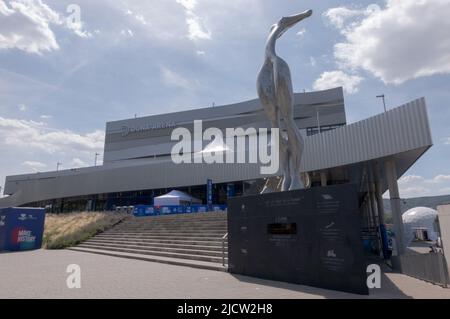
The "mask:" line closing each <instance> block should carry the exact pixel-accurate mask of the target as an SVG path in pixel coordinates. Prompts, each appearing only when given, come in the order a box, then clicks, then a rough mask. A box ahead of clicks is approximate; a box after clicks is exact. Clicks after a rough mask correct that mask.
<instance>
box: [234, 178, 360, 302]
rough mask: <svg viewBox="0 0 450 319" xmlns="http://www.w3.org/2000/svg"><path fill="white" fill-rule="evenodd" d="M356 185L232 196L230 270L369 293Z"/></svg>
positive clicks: (346, 290) (320, 286)
mask: <svg viewBox="0 0 450 319" xmlns="http://www.w3.org/2000/svg"><path fill="white" fill-rule="evenodd" d="M358 207H359V203H358V194H357V188H356V186H355V185H350V184H348V185H337V186H329V187H317V188H311V189H306V190H296V191H289V192H281V193H269V194H261V195H252V196H245V197H236V198H231V199H230V200H229V202H228V231H229V237H228V263H229V270H230V272H231V273H235V274H241V275H247V276H254V277H259V278H264V279H270V280H278V281H286V282H290V283H296V284H304V285H309V286H314V287H319V288H326V289H333V290H340V291H345V292H351V293H357V294H368V288H367V284H366V278H367V274H366V260H365V257H364V252H363V245H362V241H361V226H360V214H359V209H358Z"/></svg>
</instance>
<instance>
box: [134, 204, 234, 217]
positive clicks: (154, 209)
mask: <svg viewBox="0 0 450 319" xmlns="http://www.w3.org/2000/svg"><path fill="white" fill-rule="evenodd" d="M226 209H227V205H211V206H208V205H191V206H181V205H180V206H147V205H136V206H135V207H134V213H133V215H134V216H136V217H148V216H158V215H174V214H193V213H206V212H210V211H213V212H216V211H223V210H226Z"/></svg>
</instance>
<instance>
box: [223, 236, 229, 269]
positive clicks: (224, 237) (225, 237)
mask: <svg viewBox="0 0 450 319" xmlns="http://www.w3.org/2000/svg"><path fill="white" fill-rule="evenodd" d="M227 238H228V233H226V234H225V235H223V237H222V266H224V267H225V239H227Z"/></svg>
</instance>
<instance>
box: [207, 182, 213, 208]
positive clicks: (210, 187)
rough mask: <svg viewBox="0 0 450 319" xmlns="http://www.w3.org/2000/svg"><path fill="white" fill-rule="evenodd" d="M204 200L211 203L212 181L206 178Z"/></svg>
mask: <svg viewBox="0 0 450 319" xmlns="http://www.w3.org/2000/svg"><path fill="white" fill-rule="evenodd" d="M206 200H207V204H208V205H209V206H210V205H212V203H213V182H212V180H211V179H208V180H207V182H206Z"/></svg>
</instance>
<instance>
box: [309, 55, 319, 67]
mask: <svg viewBox="0 0 450 319" xmlns="http://www.w3.org/2000/svg"><path fill="white" fill-rule="evenodd" d="M309 63H310V64H311V66H313V67H314V66H316V65H317V60H316V59H315V58H314V57H312V56H311V57H309Z"/></svg>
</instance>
